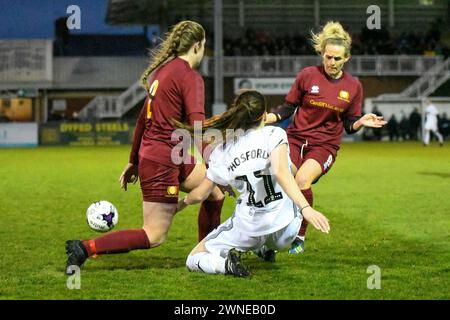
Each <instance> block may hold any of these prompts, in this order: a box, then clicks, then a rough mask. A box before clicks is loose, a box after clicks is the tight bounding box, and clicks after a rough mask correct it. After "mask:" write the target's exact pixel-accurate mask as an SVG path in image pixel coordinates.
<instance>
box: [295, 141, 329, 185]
mask: <svg viewBox="0 0 450 320" xmlns="http://www.w3.org/2000/svg"><path fill="white" fill-rule="evenodd" d="M288 140H289V149H290V153H291V161H292V163H293V164H294V165H295V166H296V167H297V169H299V168H300V167H301V165H302V164H303V163H305V161H306V160H308V159H314V160H316V161H317V162H318V163H319V164H320V167H321V168H322V175H324V174H325V173H327V172H328V171H329V170H330V169H331V167H332V166H333V164H334V161H335V160H336V156H337V151H336V150H334V149H328V148H324V147H322V146H311V145H307V144H306V141H301V140H298V139H293V138H291V137H288ZM302 148H303V150H302ZM317 180H319V179H317ZM317 180H316V181H317Z"/></svg>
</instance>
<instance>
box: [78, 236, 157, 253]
mask: <svg viewBox="0 0 450 320" xmlns="http://www.w3.org/2000/svg"><path fill="white" fill-rule="evenodd" d="M83 245H84V247H85V248H86V251H87V253H88V256H89V257H90V256H92V255H97V254H105V253H122V252H128V251H131V250H136V249H149V248H150V242H149V241H148V237H147V233H146V232H145V231H144V229H131V230H121V231H116V232H111V233H108V234H105V235H104V236H101V237H98V238H95V239H93V240H87V241H83Z"/></svg>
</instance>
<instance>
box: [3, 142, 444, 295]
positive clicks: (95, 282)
mask: <svg viewBox="0 0 450 320" xmlns="http://www.w3.org/2000/svg"><path fill="white" fill-rule="evenodd" d="M128 151H129V146H121V147H84V148H76V147H50V148H44V147H42V148H41V147H40V148H36V149H2V150H0V163H1V166H0V177H1V178H0V209H1V220H0V246H1V253H0V255H1V260H0V270H1V271H0V299H263V300H264V299H275V300H278V299H295V300H297V299H298V300H303V299H449V298H450V291H449V288H450V183H449V182H450V147H448V146H444V147H443V148H439V147H438V146H431V147H429V148H424V147H422V146H421V145H420V144H419V143H353V144H344V145H343V146H342V148H341V151H340V152H339V155H338V159H337V161H336V163H335V165H334V167H333V169H332V170H331V171H330V173H329V174H327V175H326V176H324V177H322V179H321V181H320V182H319V183H318V184H317V185H315V186H314V198H315V207H316V208H317V209H318V210H320V211H321V212H323V213H324V214H326V215H327V216H328V217H329V219H330V221H331V232H330V234H328V235H324V234H319V232H318V231H316V230H314V229H313V228H309V230H308V239H307V242H306V252H305V253H304V254H303V255H299V256H290V255H288V254H287V252H280V253H279V254H278V256H277V262H276V263H274V264H270V263H264V262H262V261H260V260H259V259H258V258H257V257H256V256H252V255H246V256H245V257H244V259H245V262H246V263H247V265H249V267H250V269H251V272H252V274H253V276H252V278H251V279H239V278H234V277H230V276H222V275H206V274H200V273H192V272H188V271H187V269H186V267H185V260H186V256H187V255H188V253H189V252H190V250H191V249H192V248H193V247H194V245H195V244H196V239H197V226H196V223H197V217H196V216H197V210H198V206H194V207H191V208H188V209H186V210H185V211H184V212H182V213H180V214H179V215H177V216H176V218H175V220H174V223H173V225H172V229H171V231H170V233H169V238H168V240H167V242H166V243H165V244H164V245H163V246H161V247H159V248H156V249H154V250H141V251H134V252H131V253H128V254H118V255H109V256H100V257H98V258H97V259H90V260H88V261H87V262H86V264H85V266H84V267H83V268H82V271H81V288H80V289H79V290H69V289H68V288H67V286H66V281H67V277H66V276H65V275H64V266H65V250H64V242H65V240H66V239H77V238H81V239H88V238H92V237H95V236H98V235H99V234H97V233H95V232H93V231H91V230H90V229H89V228H88V226H87V224H86V221H85V210H86V208H87V207H88V206H89V204H90V203H91V202H93V201H96V200H100V199H104V200H109V201H111V202H112V203H114V204H115V205H116V206H117V208H118V210H119V224H118V226H117V229H126V228H139V227H141V224H142V211H141V195H140V190H139V187H138V185H136V186H132V187H130V189H129V191H127V192H124V191H123V190H121V189H120V188H119V183H118V181H117V180H118V176H119V174H120V172H121V170H122V169H123V167H124V165H125V164H126V161H127V158H128ZM233 207H234V201H233V200H232V199H227V200H226V203H225V206H224V210H223V212H222V221H223V220H224V219H225V218H226V217H228V216H229V215H230V214H231V212H232V210H233ZM371 265H377V266H378V267H379V268H380V270H381V288H380V289H373V290H369V289H368V288H367V279H368V278H369V277H370V276H371V274H370V273H368V272H367V269H368V267H369V266H371Z"/></svg>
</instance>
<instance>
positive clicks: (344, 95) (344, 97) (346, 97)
mask: <svg viewBox="0 0 450 320" xmlns="http://www.w3.org/2000/svg"><path fill="white" fill-rule="evenodd" d="M338 99H340V100H344V101H346V102H350V94H349V93H348V91H345V90H341V91H339V97H338Z"/></svg>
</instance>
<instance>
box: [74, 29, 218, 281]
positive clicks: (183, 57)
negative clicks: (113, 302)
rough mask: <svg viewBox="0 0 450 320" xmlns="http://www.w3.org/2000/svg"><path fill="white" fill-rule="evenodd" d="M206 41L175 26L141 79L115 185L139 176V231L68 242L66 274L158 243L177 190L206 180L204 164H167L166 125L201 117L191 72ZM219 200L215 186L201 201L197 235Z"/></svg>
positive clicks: (198, 86) (198, 83) (198, 85)
mask: <svg viewBox="0 0 450 320" xmlns="http://www.w3.org/2000/svg"><path fill="white" fill-rule="evenodd" d="M205 41H206V39H205V31H204V29H203V27H202V26H201V25H199V24H198V23H196V22H193V21H182V22H180V23H178V24H177V25H175V26H174V28H173V29H172V31H171V32H170V33H169V34H168V36H167V38H166V40H165V41H164V42H163V43H162V44H161V46H160V47H159V50H157V51H156V52H155V53H154V56H153V60H152V63H151V65H150V67H149V69H147V70H146V71H145V73H144V75H143V78H142V81H143V84H144V86H145V88H146V91H147V94H148V97H147V99H146V101H145V104H144V107H143V108H142V110H141V113H140V116H139V119H138V121H137V125H136V130H135V134H134V142H133V146H132V150H131V155H130V163H129V164H128V165H127V166H126V167H125V169H124V171H123V173H122V175H121V176H120V184H121V186H122V187H123V188H124V189H125V190H126V188H127V183H131V182H133V183H135V182H136V181H137V176H138V174H139V179H140V184H141V189H142V195H143V211H144V225H143V228H142V229H134V230H122V231H117V232H111V233H108V234H106V235H104V236H101V237H98V238H96V239H93V240H88V241H80V240H69V241H67V243H66V250H67V266H66V273H67V274H72V273H73V272H74V270H73V268H72V267H71V266H81V265H82V264H83V263H84V261H85V260H86V259H87V258H88V257H90V256H92V255H99V254H109V253H122V252H128V251H130V250H136V249H150V248H155V247H158V246H159V245H161V244H162V243H163V242H164V241H165V240H166V238H167V234H168V231H169V228H170V225H171V224H172V220H173V217H174V215H175V213H176V208H177V202H178V193H179V189H181V190H182V191H185V192H189V191H190V190H192V189H193V188H194V187H196V186H198V185H199V183H200V182H201V181H202V180H203V178H204V177H205V172H206V168H205V165H204V164H203V163H197V164H195V161H192V162H191V163H192V164H184V163H182V164H178V165H177V164H174V162H173V161H172V157H171V153H172V149H173V147H174V146H176V145H177V142H176V141H171V136H172V132H173V130H174V129H175V128H174V127H173V126H172V125H171V124H170V122H169V119H171V118H174V119H176V120H179V121H183V122H184V121H186V122H189V123H190V124H193V123H194V121H202V120H204V119H205V110H204V82H203V79H202V77H201V76H200V74H199V73H198V72H196V71H195V70H194V69H195V68H197V67H198V66H199V65H200V62H201V60H202V58H203V53H204V49H205ZM182 156H183V157H190V156H189V155H187V154H183V155H182ZM193 162H194V163H193ZM223 198H224V195H223V194H222V192H221V191H220V190H219V189H218V188H215V189H214V190H213V192H212V193H211V195H210V197H209V198H208V199H206V198H205V200H206V201H205V202H204V204H203V206H202V208H201V211H200V218H199V224H200V227H202V228H203V229H202V230H200V237H202V234H205V235H206V234H207V233H208V232H209V231H211V230H212V229H213V228H214V227H215V226H217V225H219V223H220V220H219V219H220V210H221V208H222V204H223ZM207 214H211V215H215V217H216V218H217V219H216V221H213V222H214V223H213V224H210V223H208V221H205V220H206V218H209V217H208V216H207Z"/></svg>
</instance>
